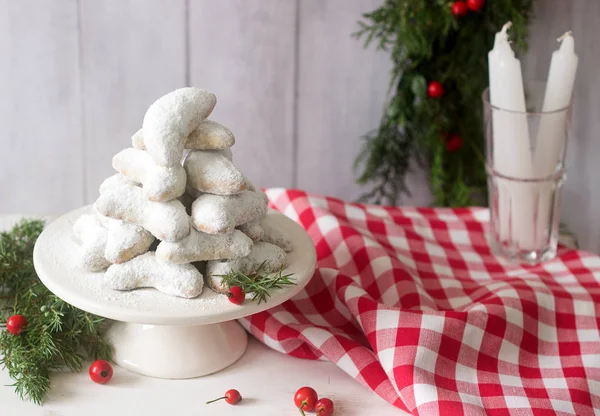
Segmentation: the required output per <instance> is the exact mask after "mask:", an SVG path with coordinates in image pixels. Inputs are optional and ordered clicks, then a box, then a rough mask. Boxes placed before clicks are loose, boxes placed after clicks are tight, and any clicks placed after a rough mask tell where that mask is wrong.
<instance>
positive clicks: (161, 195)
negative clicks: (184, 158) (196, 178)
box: [112, 148, 186, 202]
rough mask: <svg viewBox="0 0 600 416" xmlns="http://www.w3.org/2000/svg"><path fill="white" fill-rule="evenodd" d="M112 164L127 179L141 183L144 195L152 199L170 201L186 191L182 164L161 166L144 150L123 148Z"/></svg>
mask: <svg viewBox="0 0 600 416" xmlns="http://www.w3.org/2000/svg"><path fill="white" fill-rule="evenodd" d="M112 165H113V168H115V169H116V170H117V171H118V172H120V173H121V174H123V175H124V176H125V177H126V178H127V179H130V180H132V181H134V182H139V183H141V184H142V192H143V195H144V197H145V198H146V199H149V200H150V201H157V202H161V201H170V200H171V199H175V198H177V197H179V196H181V195H182V194H183V193H184V192H185V184H186V175H185V170H184V169H183V167H182V166H181V165H180V164H176V165H173V166H169V167H164V166H159V165H157V164H156V163H154V160H152V157H151V156H150V155H149V154H148V153H147V152H146V151H144V150H138V149H132V148H129V149H124V150H121V151H120V152H119V153H117V154H116V155H115V156H114V157H113V160H112Z"/></svg>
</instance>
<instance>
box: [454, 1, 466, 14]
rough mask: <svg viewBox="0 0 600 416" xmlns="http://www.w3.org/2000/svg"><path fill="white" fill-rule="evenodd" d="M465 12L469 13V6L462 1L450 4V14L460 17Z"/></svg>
mask: <svg viewBox="0 0 600 416" xmlns="http://www.w3.org/2000/svg"><path fill="white" fill-rule="evenodd" d="M467 13H469V8H468V7H467V3H465V2H464V1H455V2H454V4H452V14H453V15H454V16H456V17H461V16H464V15H466V14H467Z"/></svg>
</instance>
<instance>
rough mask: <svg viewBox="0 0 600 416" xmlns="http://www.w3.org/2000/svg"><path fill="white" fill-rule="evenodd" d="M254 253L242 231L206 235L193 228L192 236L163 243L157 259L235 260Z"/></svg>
mask: <svg viewBox="0 0 600 416" xmlns="http://www.w3.org/2000/svg"><path fill="white" fill-rule="evenodd" d="M251 251H252V240H251V239H250V238H248V237H247V236H246V235H245V234H244V233H242V232H241V231H238V230H235V231H234V232H232V233H229V234H206V233H203V232H200V231H197V230H195V229H194V228H192V230H191V231H190V234H189V235H188V236H187V237H185V238H184V239H182V240H179V241H177V242H174V243H168V242H166V241H163V242H161V243H160V244H159V245H158V248H157V249H156V257H157V258H158V259H159V260H162V261H168V262H171V263H178V264H181V263H192V262H195V261H205V260H216V259H233V258H239V257H245V256H247V255H249V254H250V252H251Z"/></svg>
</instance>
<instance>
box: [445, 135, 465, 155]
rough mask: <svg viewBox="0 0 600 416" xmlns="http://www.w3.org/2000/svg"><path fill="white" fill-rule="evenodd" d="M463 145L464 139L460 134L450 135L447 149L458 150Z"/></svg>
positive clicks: (450, 150)
mask: <svg viewBox="0 0 600 416" xmlns="http://www.w3.org/2000/svg"><path fill="white" fill-rule="evenodd" d="M462 146H463V139H462V137H460V136H459V135H458V134H455V135H452V136H450V138H449V139H448V141H447V142H446V149H447V150H448V151H449V152H456V151H457V150H459V149H460V148H461V147H462Z"/></svg>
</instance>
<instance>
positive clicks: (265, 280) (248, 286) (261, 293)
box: [218, 261, 296, 305]
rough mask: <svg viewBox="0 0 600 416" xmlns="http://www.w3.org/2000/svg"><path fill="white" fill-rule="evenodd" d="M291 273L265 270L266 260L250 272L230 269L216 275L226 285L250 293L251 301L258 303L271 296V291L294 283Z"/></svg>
mask: <svg viewBox="0 0 600 416" xmlns="http://www.w3.org/2000/svg"><path fill="white" fill-rule="evenodd" d="M292 275H293V273H289V274H283V269H280V270H278V271H276V272H267V271H266V261H264V262H262V263H261V265H260V266H259V267H258V268H257V269H256V270H255V271H253V272H252V273H248V274H246V273H242V272H240V271H233V270H232V271H231V272H229V273H227V274H224V275H218V276H219V277H221V278H222V279H223V283H224V284H225V285H226V286H227V287H233V286H240V287H241V288H242V290H243V291H244V293H247V294H250V293H252V301H257V302H258V304H259V305H260V304H261V303H262V302H266V301H267V298H269V297H271V292H272V291H273V290H276V289H281V288H282V287H284V286H290V285H295V284H296V282H294V279H292V278H291V276H292Z"/></svg>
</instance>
